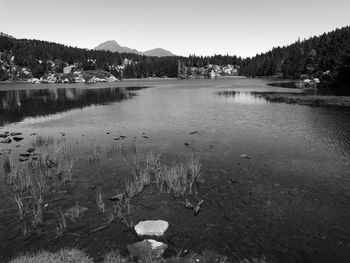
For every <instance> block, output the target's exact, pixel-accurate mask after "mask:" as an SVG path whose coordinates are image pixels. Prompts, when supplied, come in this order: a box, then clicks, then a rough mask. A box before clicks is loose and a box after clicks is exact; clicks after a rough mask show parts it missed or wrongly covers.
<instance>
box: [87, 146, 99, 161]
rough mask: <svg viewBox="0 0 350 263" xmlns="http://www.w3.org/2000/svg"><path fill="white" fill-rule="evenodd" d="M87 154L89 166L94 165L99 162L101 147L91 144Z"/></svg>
mask: <svg viewBox="0 0 350 263" xmlns="http://www.w3.org/2000/svg"><path fill="white" fill-rule="evenodd" d="M88 154H89V164H92V165H96V163H97V162H98V161H99V160H100V155H101V147H100V146H99V145H95V144H91V145H90V150H89V152H88Z"/></svg>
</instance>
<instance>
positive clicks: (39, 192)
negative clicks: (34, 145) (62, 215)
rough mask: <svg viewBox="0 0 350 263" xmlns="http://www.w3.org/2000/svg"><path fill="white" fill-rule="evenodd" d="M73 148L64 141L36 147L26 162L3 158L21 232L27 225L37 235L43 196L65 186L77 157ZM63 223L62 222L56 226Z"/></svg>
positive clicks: (48, 196) (25, 229) (26, 229)
mask: <svg viewBox="0 0 350 263" xmlns="http://www.w3.org/2000/svg"><path fill="white" fill-rule="evenodd" d="M48 141H51V140H48ZM41 142H42V141H41ZM62 142H63V141H62ZM43 145H45V144H43ZM77 150H78V149H77V147H76V145H74V144H71V143H67V142H66V141H64V143H60V144H57V143H53V144H51V145H50V147H42V148H39V149H36V153H35V155H34V154H33V155H32V158H31V160H30V161H28V162H26V163H19V162H18V163H16V164H15V163H13V161H12V160H11V158H8V159H6V160H5V163H6V165H4V166H3V170H4V171H6V173H5V172H4V173H5V174H6V182H7V184H8V185H9V186H10V189H11V190H12V191H13V192H14V193H15V197H14V198H12V199H11V200H12V202H13V203H14V204H15V207H16V211H17V214H18V218H19V221H22V225H23V226H24V227H22V230H23V232H24V236H26V235H27V234H28V233H29V232H30V229H28V228H27V226H28V225H29V226H30V225H31V226H32V227H34V228H35V231H36V232H37V234H38V235H40V234H41V229H40V226H41V225H42V224H43V221H44V215H43V211H44V208H45V207H46V205H47V202H48V201H47V200H49V198H52V197H53V195H55V194H56V193H59V192H60V189H61V187H62V186H65V187H66V188H68V185H69V183H70V182H71V180H72V174H73V172H72V170H73V166H74V164H75V162H76V160H77V157H76V156H77ZM23 200H25V202H24V201H23ZM79 213H80V211H79V210H78V215H76V216H75V214H73V217H72V218H73V220H76V219H75V218H78V217H79V216H80V215H79ZM26 222H28V223H29V224H27V223H26ZM63 226H64V224H63V223H62V225H61V226H60V227H61V228H62V227H63Z"/></svg>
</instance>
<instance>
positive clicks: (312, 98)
mask: <svg viewBox="0 0 350 263" xmlns="http://www.w3.org/2000/svg"><path fill="white" fill-rule="evenodd" d="M252 94H253V95H255V96H258V97H262V98H264V99H265V100H267V101H268V102H275V103H287V104H298V105H309V106H324V107H350V96H335V95H308V94H300V93H276V92H253V93H252Z"/></svg>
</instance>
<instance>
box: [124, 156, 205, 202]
mask: <svg viewBox="0 0 350 263" xmlns="http://www.w3.org/2000/svg"><path fill="white" fill-rule="evenodd" d="M129 165H130V169H131V175H132V176H131V178H126V179H125V191H126V194H127V196H128V197H129V198H132V197H134V196H136V195H138V194H139V193H140V192H141V191H142V190H143V189H144V188H145V187H146V186H148V185H149V184H150V183H151V182H152V180H154V181H155V183H156V185H157V187H158V188H159V190H160V192H166V193H169V194H170V193H172V194H174V195H175V196H176V197H179V196H183V195H184V194H186V193H189V194H192V193H193V192H195V193H196V185H197V183H198V182H199V181H200V177H201V172H200V169H201V164H200V162H199V157H198V156H197V157H195V156H194V155H192V156H191V157H190V158H189V159H188V160H187V161H186V162H184V163H173V164H172V165H166V164H162V163H161V161H160V155H159V154H154V153H153V152H148V153H146V154H144V153H138V154H136V155H134V156H132V157H129Z"/></svg>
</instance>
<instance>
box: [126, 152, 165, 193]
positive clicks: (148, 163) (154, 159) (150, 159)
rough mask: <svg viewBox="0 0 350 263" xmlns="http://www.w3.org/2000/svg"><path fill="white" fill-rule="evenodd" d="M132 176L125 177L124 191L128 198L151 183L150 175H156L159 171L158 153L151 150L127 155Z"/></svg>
mask: <svg viewBox="0 0 350 263" xmlns="http://www.w3.org/2000/svg"><path fill="white" fill-rule="evenodd" d="M129 165H130V168H131V174H132V178H131V179H129V178H127V179H125V188H126V193H127V195H128V197H129V198H131V197H133V196H135V195H137V194H139V193H140V192H141V191H142V190H143V188H144V187H145V186H147V185H149V184H150V183H151V177H152V176H153V177H157V174H158V173H159V172H160V171H161V164H160V155H157V154H154V153H153V152H148V153H147V154H144V153H137V154H135V155H133V156H131V157H129Z"/></svg>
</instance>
